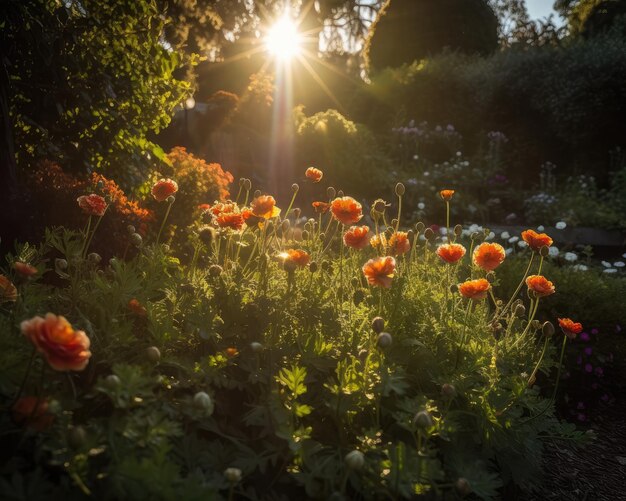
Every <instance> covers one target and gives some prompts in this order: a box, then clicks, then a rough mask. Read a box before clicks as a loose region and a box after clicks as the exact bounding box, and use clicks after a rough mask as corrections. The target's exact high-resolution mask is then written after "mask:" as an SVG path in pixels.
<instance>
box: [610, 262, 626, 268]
mask: <svg viewBox="0 0 626 501" xmlns="http://www.w3.org/2000/svg"><path fill="white" fill-rule="evenodd" d="M613 266H615V267H616V268H623V267H624V266H626V264H625V263H624V261H616V262H615V263H613Z"/></svg>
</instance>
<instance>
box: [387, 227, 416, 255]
mask: <svg viewBox="0 0 626 501" xmlns="http://www.w3.org/2000/svg"><path fill="white" fill-rule="evenodd" d="M389 250H390V251H391V254H393V255H394V256H400V255H402V254H406V253H407V252H409V250H411V242H409V235H408V233H406V232H404V231H396V232H395V233H394V234H393V235H391V236H390V237H389Z"/></svg>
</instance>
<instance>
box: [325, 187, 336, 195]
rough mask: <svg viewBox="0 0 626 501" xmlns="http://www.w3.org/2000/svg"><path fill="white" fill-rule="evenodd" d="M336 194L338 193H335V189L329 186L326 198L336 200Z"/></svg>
mask: <svg viewBox="0 0 626 501" xmlns="http://www.w3.org/2000/svg"><path fill="white" fill-rule="evenodd" d="M336 194H337V192H336V191H335V188H333V187H332V186H329V187H328V188H326V196H327V197H328V198H335V195H336Z"/></svg>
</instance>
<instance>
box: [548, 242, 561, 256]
mask: <svg viewBox="0 0 626 501" xmlns="http://www.w3.org/2000/svg"><path fill="white" fill-rule="evenodd" d="M548 255H549V256H550V257H557V256H558V255H559V248H558V247H555V246H554V245H553V246H552V247H550V248H549V249H548Z"/></svg>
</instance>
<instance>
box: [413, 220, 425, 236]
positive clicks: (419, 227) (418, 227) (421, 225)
mask: <svg viewBox="0 0 626 501" xmlns="http://www.w3.org/2000/svg"><path fill="white" fill-rule="evenodd" d="M425 228H426V225H424V223H422V222H421V221H418V222H417V223H415V230H416V231H417V232H418V233H422V232H423V231H424V229H425Z"/></svg>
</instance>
